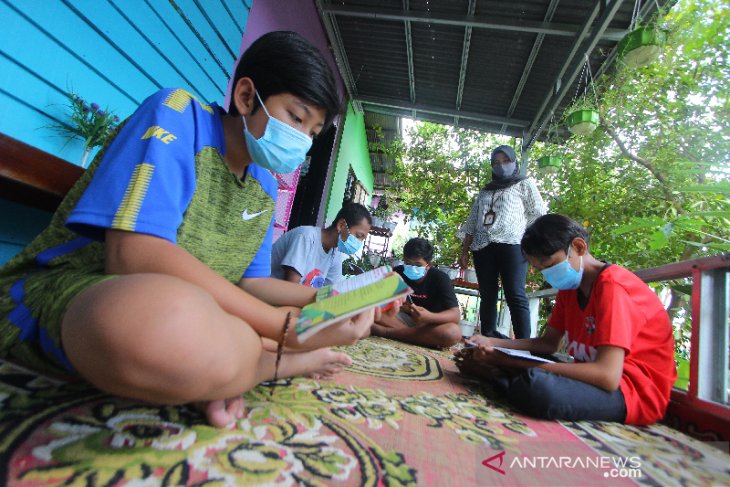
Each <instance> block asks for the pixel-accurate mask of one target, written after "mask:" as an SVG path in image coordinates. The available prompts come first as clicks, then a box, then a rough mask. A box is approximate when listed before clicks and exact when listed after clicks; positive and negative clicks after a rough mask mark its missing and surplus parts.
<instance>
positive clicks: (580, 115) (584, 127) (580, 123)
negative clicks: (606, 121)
mask: <svg viewBox="0 0 730 487" xmlns="http://www.w3.org/2000/svg"><path fill="white" fill-rule="evenodd" d="M599 120H600V118H599V117H598V112H597V111H596V110H591V109H583V110H575V111H574V112H571V113H570V115H568V129H569V130H570V131H571V132H573V133H574V134H575V135H586V134H590V133H591V132H593V131H594V130H596V127H598V122H599Z"/></svg>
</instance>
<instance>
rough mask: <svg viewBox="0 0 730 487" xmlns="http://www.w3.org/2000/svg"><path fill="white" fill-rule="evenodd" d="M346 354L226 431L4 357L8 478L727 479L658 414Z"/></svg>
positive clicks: (723, 460)
mask: <svg viewBox="0 0 730 487" xmlns="http://www.w3.org/2000/svg"><path fill="white" fill-rule="evenodd" d="M343 350H346V351H347V352H348V353H349V354H350V355H351V356H352V357H353V359H354V363H353V365H352V366H351V367H350V368H349V369H348V370H347V372H345V373H343V374H340V375H339V376H337V378H336V379H334V380H331V381H315V380H310V379H294V380H286V381H280V383H279V384H277V387H276V390H275V392H274V394H273V396H272V395H270V391H271V384H262V385H260V386H258V387H257V388H255V389H254V390H253V391H251V392H249V393H248V394H246V396H245V398H246V406H247V408H248V414H247V416H246V418H245V419H244V420H241V421H239V422H238V423H237V424H236V425H235V426H234V427H233V428H231V429H224V430H219V429H216V428H212V427H210V426H208V425H207V424H206V423H205V419H204V418H203V417H202V416H201V415H200V414H199V413H198V412H197V411H196V410H194V409H191V408H188V407H182V406H181V407H159V406H153V405H148V404H143V403H139V402H135V401H130V400H125V399H121V398H117V397H113V396H109V395H106V394H103V393H100V392H98V391H96V390H94V389H92V388H90V387H89V386H86V385H84V384H80V383H76V384H68V383H62V382H58V381H54V380H51V379H48V378H44V377H40V376H37V375H36V374H33V373H31V372H28V371H26V370H23V369H21V368H18V367H16V366H14V365H11V364H8V363H3V362H0V483H3V482H4V483H7V484H8V485H13V486H47V485H79V486H81V485H84V486H90V485H94V486H95V485H144V486H146V485H150V486H151V485H155V486H156V485H170V486H172V485H191V486H192V485H201V486H202V485H216V486H228V485H281V486H285V485H332V484H335V483H336V484H338V485H365V486H368V485H372V486H377V485H433V486H446V485H465V486H466V485H542V486H545V485H576V486H577V485H580V486H587V485H657V486H659V485H661V486H664V485H730V470H729V467H728V466H729V465H730V456H728V454H727V453H726V452H727V445H711V444H707V443H702V442H699V441H696V440H694V439H692V438H690V437H688V436H686V435H683V434H681V433H679V432H677V431H675V430H672V429H670V428H668V427H666V426H663V425H656V426H653V427H650V428H636V427H629V426H622V425H615V424H610V423H597V422H580V423H558V422H551V421H538V420H534V419H530V418H526V417H524V416H521V415H519V414H516V413H514V412H512V411H510V410H509V409H507V408H505V407H504V406H503V405H502V404H501V403H500V401H499V400H498V398H495V397H494V394H493V393H492V391H490V390H489V389H487V388H485V387H484V386H483V385H481V384H479V383H478V382H475V381H471V380H468V379H465V378H463V377H461V376H460V375H459V374H458V372H457V370H456V368H455V366H454V365H453V363H452V362H451V361H450V360H449V354H448V353H447V352H438V351H432V350H426V349H423V348H419V347H413V346H409V345H404V344H400V343H396V342H392V341H388V340H384V339H379V338H370V339H367V340H363V341H361V342H359V343H358V344H356V345H353V346H351V347H347V348H344V349H343ZM716 446H719V447H720V448H717V447H716ZM723 448H724V451H723Z"/></svg>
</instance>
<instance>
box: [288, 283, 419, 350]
mask: <svg viewBox="0 0 730 487" xmlns="http://www.w3.org/2000/svg"><path fill="white" fill-rule="evenodd" d="M411 292H413V290H412V289H411V288H410V287H408V285H407V284H406V283H405V282H403V279H401V277H400V276H399V275H398V274H395V273H391V274H390V275H388V276H387V277H384V278H380V279H377V280H374V281H373V282H370V283H369V284H366V285H362V286H360V287H357V288H355V289H352V290H350V291H347V292H343V293H340V294H336V295H333V296H331V297H329V298H325V299H322V300H320V301H315V302H314V303H311V304H308V305H306V306H305V307H303V308H302V313H301V314H300V315H299V318H298V319H297V324H296V332H297V335H298V337H299V340H300V341H305V340H306V339H307V338H309V337H310V336H312V335H314V334H315V333H317V332H318V331H319V330H321V329H323V328H326V327H328V326H330V325H332V324H334V323H336V322H338V321H340V320H344V319H346V318H349V317H350V316H353V315H355V314H357V313H359V312H360V311H363V310H366V309H368V308H372V307H374V306H377V305H383V304H386V303H389V302H391V301H394V300H396V299H398V298H401V297H403V296H406V295H408V294H409V293H411Z"/></svg>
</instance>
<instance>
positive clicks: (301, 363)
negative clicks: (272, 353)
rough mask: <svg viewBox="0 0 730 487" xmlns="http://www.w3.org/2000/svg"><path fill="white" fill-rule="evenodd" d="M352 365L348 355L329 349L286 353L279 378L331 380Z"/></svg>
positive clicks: (280, 367) (282, 359)
mask: <svg viewBox="0 0 730 487" xmlns="http://www.w3.org/2000/svg"><path fill="white" fill-rule="evenodd" d="M350 364H352V359H351V358H350V356H349V355H347V354H346V353H341V352H334V351H332V350H330V349H329V348H318V349H317V350H312V351H310V352H294V353H285V354H283V355H282V356H281V364H280V366H279V374H278V377H280V378H282V379H283V378H285V377H296V376H301V375H304V376H308V377H312V378H327V379H329V378H331V377H332V376H334V375H335V374H337V373H339V372H342V371H343V370H344V369H345V367H347V366H349V365H350Z"/></svg>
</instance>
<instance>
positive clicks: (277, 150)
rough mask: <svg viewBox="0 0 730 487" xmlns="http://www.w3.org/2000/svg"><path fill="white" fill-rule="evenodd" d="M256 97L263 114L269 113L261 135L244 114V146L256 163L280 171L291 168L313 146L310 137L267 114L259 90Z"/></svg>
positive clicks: (270, 169)
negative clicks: (250, 125) (253, 132)
mask: <svg viewBox="0 0 730 487" xmlns="http://www.w3.org/2000/svg"><path fill="white" fill-rule="evenodd" d="M256 98H258V99H259V102H260V103H261V107H262V108H263V109H264V112H265V113H266V116H267V117H269V120H268V122H267V123H266V129H265V130H264V135H262V136H261V138H260V139H257V138H256V137H254V136H253V134H252V133H251V132H249V131H248V125H247V124H246V117H242V118H243V128H244V130H243V133H244V135H245V137H246V147H247V148H248V153H249V154H250V155H251V159H253V162H255V163H256V164H258V165H259V166H261V167H263V168H266V169H268V170H269V171H273V172H276V173H280V174H287V173H290V172H293V171H294V170H295V169H296V168H297V167H299V165H300V164H301V163H302V162H304V158H305V157H307V152H308V151H309V148H310V147H312V139H310V138H309V137H307V136H306V135H304V134H303V133H301V132H300V131H298V130H297V129H295V128H294V127H290V126H289V125H287V124H285V123H284V122H282V121H281V120H279V119H277V118H275V117H272V116H271V115H269V111H268V110H267V109H266V105H264V102H263V101H262V100H261V97H260V96H259V93H258V91H257V92H256Z"/></svg>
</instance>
